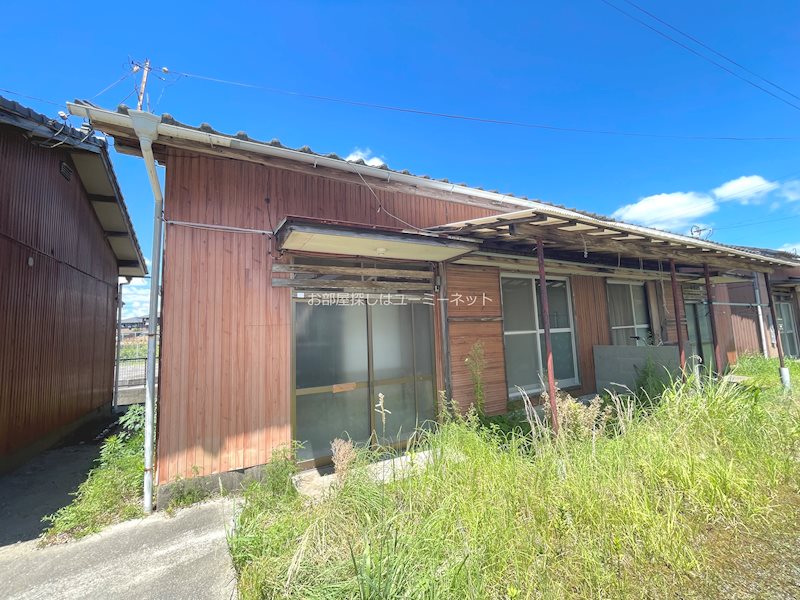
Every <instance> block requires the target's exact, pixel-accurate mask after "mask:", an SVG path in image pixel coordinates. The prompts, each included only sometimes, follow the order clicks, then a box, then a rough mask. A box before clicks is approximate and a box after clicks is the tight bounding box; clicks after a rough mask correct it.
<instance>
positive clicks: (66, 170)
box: [59, 160, 72, 181]
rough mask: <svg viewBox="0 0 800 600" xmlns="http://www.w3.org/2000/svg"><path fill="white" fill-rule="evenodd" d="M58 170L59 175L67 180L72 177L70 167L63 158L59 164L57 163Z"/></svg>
mask: <svg viewBox="0 0 800 600" xmlns="http://www.w3.org/2000/svg"><path fill="white" fill-rule="evenodd" d="M59 171H61V175H62V176H63V177H64V179H66V180H67V181H70V180H71V179H72V167H70V166H69V165H68V164H67V163H65V162H64V161H63V160H62V161H61V164H60V165H59Z"/></svg>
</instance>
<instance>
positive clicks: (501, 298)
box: [70, 103, 797, 484]
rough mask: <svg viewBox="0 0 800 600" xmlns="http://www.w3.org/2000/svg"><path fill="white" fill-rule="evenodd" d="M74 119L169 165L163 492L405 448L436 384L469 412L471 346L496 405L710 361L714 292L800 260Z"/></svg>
mask: <svg viewBox="0 0 800 600" xmlns="http://www.w3.org/2000/svg"><path fill="white" fill-rule="evenodd" d="M70 110H71V111H72V112H73V113H75V114H78V115H81V116H83V117H85V118H87V119H89V120H90V122H91V123H92V125H93V126H94V127H96V128H98V129H101V130H102V131H104V132H106V133H107V134H109V135H111V136H113V137H114V139H115V145H116V148H117V150H119V151H121V152H126V153H130V154H134V155H141V154H142V148H147V149H148V151H149V149H150V148H152V151H153V153H154V155H155V158H156V159H157V160H158V161H159V162H160V163H161V164H162V165H164V166H165V167H166V183H165V190H164V197H165V200H164V215H163V219H164V221H163V222H164V226H165V240H164V255H163V256H164V260H163V265H164V271H163V305H162V318H163V323H162V332H163V336H162V346H161V365H160V366H161V370H160V381H159V388H160V389H159V398H158V419H157V421H158V431H157V481H158V482H160V483H161V484H166V483H169V482H172V481H174V480H175V479H176V478H184V477H191V476H193V475H197V474H199V475H202V476H208V475H212V474H218V473H226V472H231V471H240V472H241V471H242V470H245V469H248V468H251V467H255V466H257V465H262V464H264V463H266V462H267V461H269V460H270V457H271V455H272V453H273V452H274V451H275V450H276V449H277V448H280V447H286V446H289V445H290V444H292V442H297V443H299V444H301V446H300V449H299V450H298V460H299V461H300V464H301V465H314V464H321V463H325V462H326V461H328V460H329V459H330V454H331V450H330V442H331V440H333V439H334V438H336V437H346V436H349V437H350V438H352V439H353V440H355V441H357V442H360V443H364V444H368V443H374V442H375V441H376V440H377V441H380V442H381V443H401V444H402V443H403V440H404V439H405V438H406V437H408V435H410V434H411V433H412V432H413V431H414V429H415V428H416V427H418V426H419V425H421V424H424V423H425V422H426V421H429V420H431V419H434V418H435V416H436V413H437V410H439V402H438V400H437V399H438V397H439V391H440V390H441V391H444V394H445V396H446V398H447V399H448V401H450V399H452V401H453V402H454V403H457V404H458V406H460V407H462V408H464V407H467V406H468V405H470V404H472V403H473V402H475V386H474V385H473V380H472V378H471V373H470V369H469V364H468V363H467V359H468V357H469V355H470V352H471V351H473V349H475V348H476V343H480V348H481V349H482V354H483V363H484V364H483V369H482V375H481V380H482V389H483V403H484V409H485V411H486V412H487V413H489V414H498V413H503V412H505V411H506V410H508V408H509V406H513V405H514V404H515V403H518V401H519V398H520V396H521V392H520V389H522V390H525V391H526V392H527V393H528V394H529V395H530V396H531V397H532V398H534V399H537V398H538V395H539V393H540V392H541V391H543V389H547V388H548V387H550V386H551V385H557V386H558V387H560V388H561V389H562V390H565V391H567V392H569V393H570V394H572V395H573V396H583V395H586V394H593V393H595V392H598V391H601V387H600V386H602V385H603V384H604V383H603V382H607V381H608V380H609V378H610V377H612V375H614V374H623V375H624V374H627V375H628V376H630V374H632V373H635V372H636V368H637V367H638V366H641V364H642V363H643V362H644V361H646V360H647V358H648V357H655V358H656V359H658V360H659V361H661V362H662V364H672V365H673V366H674V367H675V368H679V367H680V366H682V365H684V364H686V363H687V361H690V360H691V357H692V356H694V355H698V356H701V357H702V358H703V359H704V363H705V364H706V365H708V367H709V368H719V367H718V366H716V365H719V366H724V365H725V364H726V363H727V362H728V356H729V355H728V349H732V348H733V346H732V344H733V342H732V330H731V319H730V318H729V317H726V318H722V313H721V312H718V310H719V308H720V307H715V306H714V304H713V302H714V300H715V299H716V300H719V299H717V298H715V295H716V293H717V288H718V287H719V288H723V289H724V286H718V285H717V284H718V283H722V282H729V281H732V280H735V279H732V277H733V276H732V275H731V274H730V273H731V272H733V271H739V272H741V271H747V272H750V271H758V272H769V271H772V270H774V269H776V268H783V267H793V266H796V265H797V263H796V261H794V260H792V259H791V258H789V257H777V256H766V255H763V254H759V253H755V252H751V251H748V250H743V249H741V248H735V247H731V246H725V245H721V244H717V243H714V242H710V241H706V240H701V239H695V238H691V237H686V236H681V235H676V234H672V233H667V232H663V231H657V230H653V229H648V228H644V227H639V226H635V225H629V224H626V223H620V222H616V221H613V220H611V219H609V218H606V217H602V216H599V215H594V214H590V213H586V212H583V211H577V210H570V209H566V208H562V207H558V206H554V205H552V204H547V203H544V202H539V201H533V200H528V199H526V198H522V197H516V196H513V195H511V194H502V193H497V192H490V191H486V190H482V189H479V188H472V187H467V186H465V185H460V184H454V183H451V182H449V181H446V180H434V179H430V178H428V177H420V176H415V175H411V174H409V173H407V172H404V171H395V170H392V169H389V168H387V167H375V166H370V165H367V164H365V163H363V161H359V162H347V161H345V160H342V159H341V158H339V157H337V156H335V155H321V154H317V153H314V152H312V151H311V150H309V149H308V148H300V149H290V148H287V147H284V146H282V145H281V144H280V143H279V142H277V141H273V142H268V143H263V142H258V141H254V140H251V139H249V138H248V137H247V136H246V135H245V134H243V133H240V134H237V135H226V134H222V133H219V132H217V131H215V130H214V129H212V128H211V127H209V126H207V125H203V126H200V127H199V128H195V127H190V126H187V125H185V124H182V123H180V122H178V121H175V120H174V119H172V118H171V117H169V116H168V115H162V116H157V115H151V114H149V113H142V112H140V111H133V110H128V109H126V108H125V107H121V108H120V109H119V110H118V111H107V110H103V109H99V108H96V107H94V106H91V105H89V104H86V103H77V104H71V105H70ZM143 122H144V124H143ZM144 125H146V127H145V126H144ZM145 129H146V130H147V133H146V134H143V133H142V132H143V131H145ZM142 135H145V137H146V139H144V140H143V138H142ZM543 282H546V284H544V285H543ZM544 290H546V293H543V291H544ZM719 301H721V302H722V301H725V300H724V299H722V300H719ZM698 305H700V306H706V307H709V306H710V307H711V308H710V310H706V311H698V310H695V309H694V308H692V307H694V306H698ZM689 311H691V318H690V319H687V315H689ZM717 315H719V317H718V318H716V319H715V318H714V317H716V316H717ZM548 364H552V368H550V369H548V368H547V365H548ZM381 404H382V406H383V408H384V409H386V410H387V411H388V412H383V414H381V413H382V411H381V408H380V406H379V407H378V408H377V409H376V405H381Z"/></svg>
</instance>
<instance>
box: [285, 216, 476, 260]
mask: <svg viewBox="0 0 800 600" xmlns="http://www.w3.org/2000/svg"><path fill="white" fill-rule="evenodd" d="M276 238H277V240H278V248H279V249H280V250H289V251H295V252H308V253H319V254H332V255H338V256H357V257H368V258H379V259H396V260H408V261H422V262H442V261H446V260H450V259H452V258H455V257H457V256H462V255H464V254H467V253H469V252H472V251H473V250H475V249H477V247H478V245H477V244H475V243H472V242H470V241H467V240H463V239H459V238H454V237H451V236H447V235H442V234H438V233H427V232H423V231H418V230H407V229H394V228H388V227H377V226H369V225H363V224H354V223H342V222H337V221H319V220H313V219H307V218H298V217H287V218H286V219H284V221H283V222H282V223H281V224H280V225H279V227H278V229H277V231H276Z"/></svg>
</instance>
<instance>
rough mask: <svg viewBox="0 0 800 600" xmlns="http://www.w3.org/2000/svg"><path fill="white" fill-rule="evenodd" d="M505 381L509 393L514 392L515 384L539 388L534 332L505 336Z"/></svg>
mask: <svg viewBox="0 0 800 600" xmlns="http://www.w3.org/2000/svg"><path fill="white" fill-rule="evenodd" d="M505 344H506V381H507V382H508V391H509V393H510V394H516V393H517V388H516V386H520V387H522V388H539V387H541V382H540V381H539V369H540V367H539V365H540V364H541V363H540V361H539V351H538V349H537V347H536V334H535V333H530V334H529V333H521V334H517V335H507V336H505Z"/></svg>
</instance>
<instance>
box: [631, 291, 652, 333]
mask: <svg viewBox="0 0 800 600" xmlns="http://www.w3.org/2000/svg"><path fill="white" fill-rule="evenodd" d="M630 288H631V293H632V294H633V315H634V317H635V318H636V324H637V325H644V324H645V323H649V322H650V319H648V318H647V295H646V294H645V291H644V286H643V285H632V286H630Z"/></svg>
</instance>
